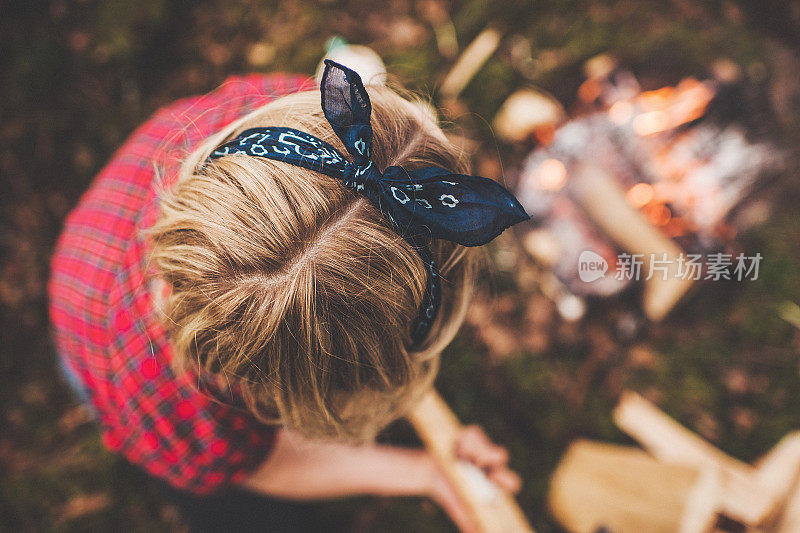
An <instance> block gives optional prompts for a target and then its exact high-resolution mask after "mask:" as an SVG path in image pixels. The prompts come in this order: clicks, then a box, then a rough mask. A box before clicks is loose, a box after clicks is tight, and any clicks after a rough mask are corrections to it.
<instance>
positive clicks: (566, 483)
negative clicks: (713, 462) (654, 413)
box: [549, 441, 719, 533]
mask: <svg viewBox="0 0 800 533" xmlns="http://www.w3.org/2000/svg"><path fill="white" fill-rule="evenodd" d="M718 490H719V479H718V476H717V475H716V473H715V472H714V471H713V470H705V471H701V470H698V469H696V468H692V467H687V466H681V465H674V464H667V463H663V462H660V461H658V460H657V459H654V458H653V457H651V456H650V455H648V454H647V453H646V452H644V451H642V450H640V449H637V448H633V447H629V446H618V445H613V444H602V443H596V442H590V441H577V442H575V443H573V444H572V445H571V446H570V448H569V449H568V451H567V453H566V455H565V456H564V457H563V458H562V460H561V462H560V463H559V466H558V467H557V468H556V471H555V473H554V474H553V476H552V478H551V482H550V493H549V504H550V508H551V510H552V512H553V515H554V516H555V517H556V519H557V520H558V521H559V523H561V525H563V526H564V527H565V528H566V529H567V530H568V531H571V532H573V533H594V532H596V531H598V530H599V529H600V528H605V529H607V530H609V531H613V532H614V533H627V532H635V533H640V532H648V533H650V532H652V533H659V532H664V533H667V532H669V533H675V532H680V533H701V532H707V531H710V530H711V528H712V527H713V525H714V524H715V522H716V511H717V506H718V503H717V502H718Z"/></svg>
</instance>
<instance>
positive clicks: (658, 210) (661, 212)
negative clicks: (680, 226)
mask: <svg viewBox="0 0 800 533" xmlns="http://www.w3.org/2000/svg"><path fill="white" fill-rule="evenodd" d="M642 213H644V216H646V217H647V220H649V221H650V223H651V224H653V225H655V226H664V225H666V224H667V223H668V222H669V221H670V219H671V218H672V211H670V210H669V207H667V206H665V205H664V204H656V203H650V204H647V205H646V206H644V207H643V208H642Z"/></svg>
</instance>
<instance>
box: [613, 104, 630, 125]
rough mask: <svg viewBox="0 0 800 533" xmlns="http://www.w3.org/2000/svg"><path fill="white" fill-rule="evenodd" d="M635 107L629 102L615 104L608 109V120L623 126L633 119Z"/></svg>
mask: <svg viewBox="0 0 800 533" xmlns="http://www.w3.org/2000/svg"><path fill="white" fill-rule="evenodd" d="M633 112H634V107H633V104H632V103H630V102H629V101H627V100H620V101H619V102H615V103H614V105H612V106H611V107H610V108H609V109H608V118H610V119H611V122H613V123H614V124H618V125H620V126H621V125H623V124H625V123H626V122H628V121H629V120H630V119H631V117H632V116H633Z"/></svg>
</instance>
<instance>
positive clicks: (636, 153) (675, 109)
mask: <svg viewBox="0 0 800 533" xmlns="http://www.w3.org/2000/svg"><path fill="white" fill-rule="evenodd" d="M743 87H744V85H743V84H742V83H740V82H732V81H731V80H726V81H720V80H717V79H709V80H698V79H695V78H685V79H683V80H681V81H680V82H679V83H677V84H676V85H674V86H666V87H662V88H659V89H655V90H642V88H641V86H640V84H639V82H638V80H637V79H636V77H635V76H634V75H633V74H631V73H630V72H627V71H625V70H621V69H618V68H616V67H609V68H606V69H604V70H603V72H601V73H600V74H597V73H595V74H594V75H590V76H589V78H588V79H587V80H586V81H585V82H584V83H583V84H582V85H581V86H580V89H579V91H578V101H579V104H580V106H581V107H582V109H583V111H582V112H581V113H580V114H578V115H577V116H575V117H574V118H572V119H569V120H566V121H563V122H562V123H561V124H560V125H557V127H555V128H551V130H550V132H549V134H545V135H543V134H541V132H542V131H546V130H543V129H542V128H541V127H540V128H538V129H537V130H536V132H534V133H535V135H534V137H535V139H536V140H537V144H538V145H537V147H536V148H535V149H534V150H533V152H532V153H531V154H530V155H529V156H528V158H527V159H526V161H525V162H524V164H523V167H522V169H521V171H520V173H519V177H518V179H517V192H518V195H519V197H520V200H521V201H522V203H523V204H524V205H525V207H526V209H527V210H528V212H529V213H531V215H532V216H533V223H532V224H531V225H530V226H528V227H527V228H524V229H523V230H522V232H521V237H522V242H523V244H524V246H525V248H526V250H527V251H528V252H529V253H531V255H532V256H533V257H534V258H536V259H537V260H538V261H539V262H541V263H543V264H545V265H546V266H547V267H548V268H549V269H551V270H552V273H553V274H554V276H555V278H556V279H557V280H558V281H559V282H560V283H561V284H563V289H564V290H563V291H562V292H563V293H567V294H570V295H571V296H572V297H575V296H578V297H587V296H595V297H597V296H601V297H602V296H609V295H613V294H616V293H619V292H621V291H623V290H625V289H626V288H627V287H629V286H630V285H632V284H633V283H634V282H636V281H637V279H638V280H642V281H645V312H646V314H647V315H648V316H649V317H650V318H651V319H655V320H658V319H660V318H661V317H663V316H664V315H665V314H666V313H667V312H668V311H669V309H670V308H671V307H672V306H673V305H674V304H675V303H676V302H677V300H678V299H679V298H680V297H681V295H682V294H683V293H684V292H685V291H686V290H687V289H688V284H687V283H680V281H686V280H680V279H678V280H677V281H675V280H667V279H666V278H667V277H668V276H667V275H669V277H671V278H677V277H679V274H680V269H678V270H676V269H675V267H674V266H673V267H670V269H666V268H665V267H663V265H662V266H661V267H660V268H661V270H663V274H664V275H662V276H659V277H660V278H661V279H659V280H656V281H651V279H652V278H653V271H654V268H655V267H654V265H653V262H654V261H656V259H654V258H656V257H657V258H661V259H662V260H663V261H664V262H667V261H671V262H674V263H680V262H681V261H683V262H685V261H686V258H687V257H689V256H691V257H694V258H697V257H700V256H702V257H711V256H714V254H717V255H718V256H719V258H724V259H725V260H727V261H729V262H730V264H729V265H728V266H730V267H731V268H733V267H734V266H735V263H736V257H737V255H736V252H739V251H740V250H739V249H738V247H737V245H736V241H735V237H736V235H737V233H739V232H741V231H742V230H744V229H746V228H747V226H748V224H751V223H752V221H744V220H740V219H737V218H736V217H735V216H734V215H735V214H736V213H737V212H739V211H741V209H742V208H743V207H745V206H746V205H747V204H748V203H749V202H750V201H751V200H752V198H753V196H754V193H755V192H756V191H757V190H759V189H760V188H761V187H762V186H764V185H766V184H767V183H769V182H770V181H771V180H772V179H773V178H775V177H777V176H779V175H780V174H781V173H782V172H784V171H785V170H786V168H787V166H788V155H787V152H786V151H785V150H783V149H782V148H780V144H779V143H778V142H777V141H776V140H775V139H776V138H777V135H775V134H774V132H769V131H766V132H765V130H768V128H765V127H754V126H753V124H754V123H757V122H758V121H759V120H761V119H762V118H763V113H764V112H763V111H762V110H761V109H757V107H758V106H752V105H751V104H749V103H748V101H747V100H746V99H744V98H743V94H744V89H743ZM751 99H752V98H751ZM765 122H768V120H767V121H765ZM587 254H589V256H590V257H592V258H595V259H597V260H599V259H602V260H603V261H605V262H606V263H607V265H608V272H603V273H602V274H604V275H600V276H599V277H596V279H593V280H592V281H591V282H586V280H585V279H581V277H580V276H579V268H578V267H579V266H580V264H581V261H583V259H582V258H583V257H587ZM631 256H633V257H636V256H642V261H643V270H642V272H641V277H639V276H633V275H631V273H630V272H629V271H626V269H628V270H629V269H630V267H631V265H630V260H629V258H630V257H631ZM622 257H627V258H628V261H627V263H628V264H623V265H621V264H620V259H621V258H622ZM715 257H716V256H715ZM598 258H599V259H598ZM740 259H741V257H740ZM648 263H649V264H648ZM678 266H680V265H678ZM615 269H616V272H615ZM661 270H658V269H657V270H656V274H662V272H661ZM751 270H752V269H751ZM698 272H699V274H698V275H696V276H694V278H693V279H692V280H689V281H697V280H699V279H705V278H706V275H707V272H708V267H707V265H704V266H703V268H702V271H698ZM719 277H720V276H717V278H719ZM721 277H722V278H724V279H730V273H728V275H722V276H721ZM649 283H652V287H650V289H652V290H649V289H648V287H647V285H648V284H649ZM656 284H658V287H657V288H656ZM648 292H650V297H651V298H652V299H656V300H659V301H651V302H648V301H647V300H648ZM562 296H563V294H562Z"/></svg>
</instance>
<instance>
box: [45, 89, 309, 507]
mask: <svg viewBox="0 0 800 533" xmlns="http://www.w3.org/2000/svg"><path fill="white" fill-rule="evenodd" d="M311 87H312V82H311V81H310V80H308V79H307V78H304V77H298V76H287V75H270V76H265V75H248V76H243V77H233V78H230V79H228V80H227V81H226V82H225V84H223V86H222V87H221V88H220V89H218V90H217V91H215V92H214V93H212V94H210V95H206V96H200V97H191V98H186V99H183V100H180V101H178V102H176V103H174V104H173V105H170V106H168V107H165V108H163V109H161V110H159V111H158V112H157V113H156V114H155V115H154V116H153V117H152V118H151V119H150V120H149V121H147V122H146V123H145V124H144V125H142V126H141V127H139V129H137V130H136V131H135V132H134V133H133V135H131V137H130V138H129V139H128V140H127V142H126V143H125V144H124V145H123V146H122V148H120V149H119V151H118V152H117V153H116V154H115V155H114V157H113V158H112V160H111V161H110V163H109V164H108V165H107V166H106V167H105V168H104V169H103V170H102V171H101V172H100V174H99V175H98V176H97V178H96V179H95V181H94V182H93V184H92V186H91V187H90V189H89V190H88V191H87V192H86V193H85V194H84V196H83V197H82V198H81V200H80V203H79V204H78V206H77V207H76V208H75V209H74V210H73V211H72V213H70V215H69V216H68V217H67V220H66V222H65V228H64V232H63V234H62V235H61V238H60V239H59V242H58V245H57V248H56V252H55V255H54V257H53V262H52V277H51V281H50V286H49V291H50V315H51V320H52V323H53V327H54V337H55V344H56V349H57V351H58V353H59V356H60V357H62V358H64V360H65V362H66V363H67V364H68V365H69V367H70V368H72V369H73V370H74V371H75V373H76V374H77V376H78V377H79V378H80V381H81V382H82V383H83V384H84V386H85V387H84V388H85V389H86V392H87V394H88V396H89V398H90V401H91V407H92V408H93V409H94V411H95V412H96V414H97V418H98V421H99V423H100V425H101V429H102V433H103V442H104V443H105V444H106V446H107V447H108V448H109V449H111V450H113V451H118V452H119V453H122V454H123V455H124V456H125V457H126V458H128V460H130V461H131V462H133V463H134V464H137V465H139V466H141V467H143V468H144V469H145V470H147V471H148V472H149V473H150V474H152V475H154V476H157V477H160V478H163V479H165V480H167V481H168V482H170V483H171V484H172V485H174V486H176V487H178V488H182V489H186V490H190V491H193V492H198V493H205V492H210V491H212V490H214V489H215V488H218V487H220V486H223V485H225V484H228V483H234V482H236V481H239V480H241V479H242V478H243V477H244V476H246V475H247V474H248V473H249V472H251V471H252V470H253V469H254V468H255V467H256V466H257V465H258V464H259V463H260V462H261V461H262V460H263V459H264V458H265V456H266V454H267V453H268V451H269V450H270V447H271V446H272V443H273V439H274V433H275V427H274V426H267V425H264V424H263V423H261V422H259V421H258V420H256V419H255V418H254V417H253V416H252V415H251V414H250V413H248V412H247V411H246V410H243V409H240V408H237V407H236V406H235V405H233V404H226V403H221V402H219V401H216V400H215V399H214V398H212V397H211V396H210V395H209V394H208V393H207V392H203V391H201V390H199V389H198V387H197V384H196V381H197V378H196V377H195V376H193V375H191V374H186V375H180V376H178V375H175V373H174V372H173V371H172V370H171V368H170V361H171V359H172V350H171V347H170V344H169V340H168V338H167V335H166V333H165V330H164V328H163V326H162V325H161V324H160V323H159V321H158V320H157V317H156V314H155V311H154V309H153V303H152V300H151V298H150V294H149V290H148V287H147V283H146V273H147V271H148V260H147V257H148V253H147V252H148V244H147V240H146V238H145V237H143V236H142V230H143V229H146V228H148V227H149V226H150V225H152V223H153V222H154V221H155V218H156V216H157V211H156V202H155V199H156V198H155V185H156V182H157V180H156V175H157V174H160V175H161V176H163V177H164V179H166V180H170V177H174V176H175V173H176V171H177V167H178V165H179V164H180V160H181V158H182V157H183V156H185V155H186V154H188V153H189V152H191V150H192V149H193V148H194V147H195V146H197V143H198V142H200V141H202V140H203V139H204V138H206V137H208V136H209V135H211V134H213V133H214V132H216V131H218V130H220V129H221V128H222V127H223V126H225V125H226V124H229V123H230V122H231V121H233V120H235V119H236V118H239V117H240V116H242V115H243V114H245V113H247V112H249V111H251V110H253V109H255V108H256V107H257V106H259V105H262V104H264V103H266V102H268V101H270V100H272V99H274V98H276V97H278V96H282V95H285V94H289V93H293V92H297V91H299V90H303V89H309V88H311ZM167 182H169V181H167Z"/></svg>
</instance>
